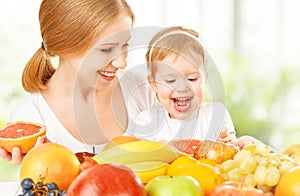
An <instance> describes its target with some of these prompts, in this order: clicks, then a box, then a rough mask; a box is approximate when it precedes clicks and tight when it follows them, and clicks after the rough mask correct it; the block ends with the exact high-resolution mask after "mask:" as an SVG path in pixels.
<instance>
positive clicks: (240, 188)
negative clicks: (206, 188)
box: [210, 181, 265, 196]
mask: <svg viewBox="0 0 300 196" xmlns="http://www.w3.org/2000/svg"><path fill="white" fill-rule="evenodd" d="M210 196H265V193H264V192H263V191H262V190H260V189H256V188H253V187H252V186H249V185H247V184H242V183H241V182H234V181H226V182H223V183H222V184H219V185H218V186H217V187H216V188H215V189H214V191H213V192H212V193H211V194H210Z"/></svg>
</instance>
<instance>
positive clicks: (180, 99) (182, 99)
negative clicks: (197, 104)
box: [175, 97, 190, 101]
mask: <svg viewBox="0 0 300 196" xmlns="http://www.w3.org/2000/svg"><path fill="white" fill-rule="evenodd" d="M175 100H176V101H188V100H190V98H189V97H177V98H175Z"/></svg>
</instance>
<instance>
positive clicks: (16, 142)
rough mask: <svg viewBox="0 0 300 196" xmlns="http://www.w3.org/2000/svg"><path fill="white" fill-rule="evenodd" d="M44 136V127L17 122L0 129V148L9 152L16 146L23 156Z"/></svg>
mask: <svg viewBox="0 0 300 196" xmlns="http://www.w3.org/2000/svg"><path fill="white" fill-rule="evenodd" d="M45 134H46V127H45V126H44V125H41V124H37V123H32V122H25V121H17V122H14V123H9V124H7V125H6V126H4V127H3V128H1V129H0V147H1V148H4V149H5V150H6V151H8V152H11V151H12V149H13V147H15V146H18V147H20V149H21V152H22V153H23V154H25V153H27V152H28V151H29V150H30V149H31V148H33V147H34V145H35V143H36V140H37V138H38V137H39V136H42V135H45Z"/></svg>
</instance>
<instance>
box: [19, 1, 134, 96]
mask: <svg viewBox="0 0 300 196" xmlns="http://www.w3.org/2000/svg"><path fill="white" fill-rule="evenodd" d="M121 13H125V14H126V15H128V16H129V17H131V19H132V23H133V22H134V19H135V16H134V14H133V12H132V10H131V8H130V6H129V5H128V4H127V2H126V1H125V0H43V2H42V3H41V6H40V10H39V20H40V31H41V36H42V40H43V42H42V46H41V48H39V49H38V51H37V52H36V53H35V54H34V55H33V56H32V57H31V59H30V60H29V61H28V63H27V64H26V66H25V68H24V70H23V75H22V85H23V88H24V89H25V90H26V91H27V92H38V91H40V90H43V89H45V88H46V83H47V81H48V80H49V79H50V78H51V76H52V75H53V74H54V72H55V68H54V67H53V66H52V64H51V62H50V57H54V56H59V57H61V56H66V55H69V56H72V55H73V56H76V55H80V54H84V53H85V52H87V51H88V50H89V49H90V48H91V47H92V45H93V43H94V42H95V41H96V39H97V38H98V36H99V35H100V34H101V32H102V31H103V30H104V28H106V27H107V26H108V25H110V24H111V23H113V22H114V21H115V20H116V19H117V17H118V16H120V14H121Z"/></svg>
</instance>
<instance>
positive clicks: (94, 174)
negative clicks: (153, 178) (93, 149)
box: [67, 164, 146, 196]
mask: <svg viewBox="0 0 300 196" xmlns="http://www.w3.org/2000/svg"><path fill="white" fill-rule="evenodd" d="M67 195H68V196H86V195H93V196H94V195H95V196H96V195H106V196H115V195H123V196H132V195H136V196H145V195H146V191H145V189H144V186H143V184H142V182H141V180H140V179H139V177H138V176H137V175H136V174H135V173H134V172H133V171H132V170H130V169H129V168H127V167H125V166H123V165H116V164H101V165H100V164H98V165H95V166H92V167H91V168H89V169H86V170H84V171H82V172H81V173H80V174H79V175H78V176H77V177H76V178H75V180H74V181H73V182H72V183H71V185H70V186H69V188H68V190H67Z"/></svg>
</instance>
